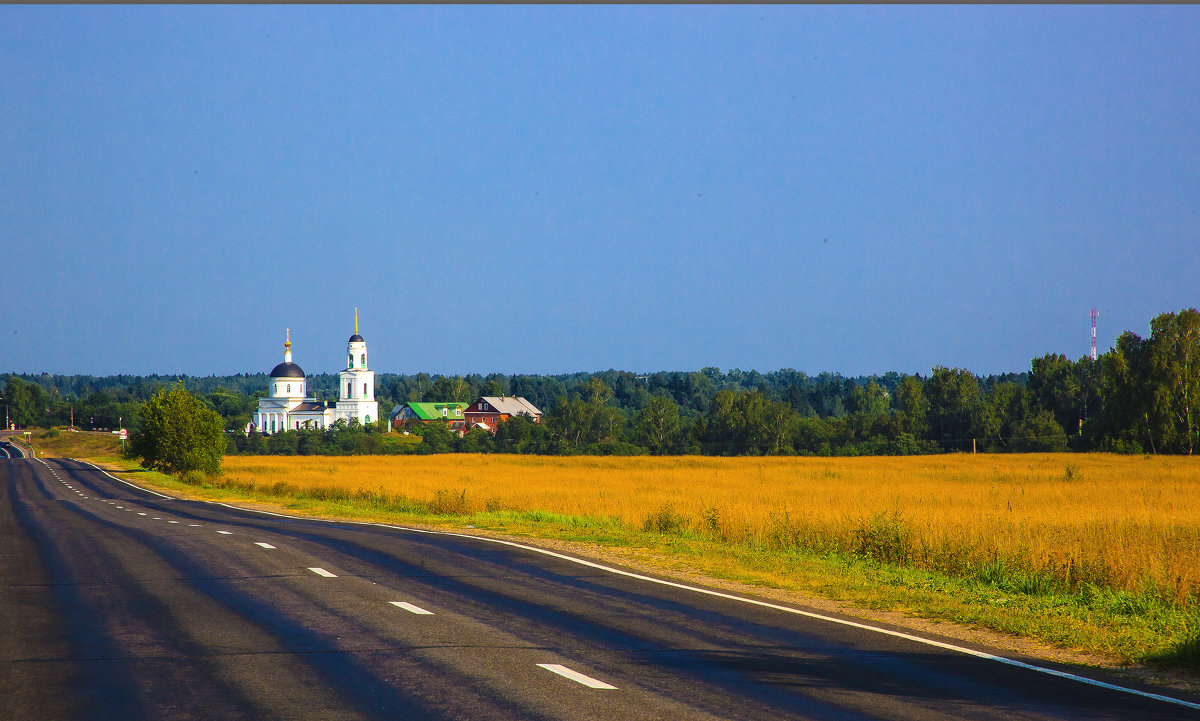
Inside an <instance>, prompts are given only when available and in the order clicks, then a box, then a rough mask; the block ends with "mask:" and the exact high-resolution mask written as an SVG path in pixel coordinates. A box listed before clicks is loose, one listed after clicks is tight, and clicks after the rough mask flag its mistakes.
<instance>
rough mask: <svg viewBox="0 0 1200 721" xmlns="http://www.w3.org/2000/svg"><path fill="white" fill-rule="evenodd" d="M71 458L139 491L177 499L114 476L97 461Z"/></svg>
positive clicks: (169, 499)
mask: <svg viewBox="0 0 1200 721" xmlns="http://www.w3.org/2000/svg"><path fill="white" fill-rule="evenodd" d="M70 460H72V461H76V462H78V463H87V464H88V465H89V466H91V467H92V468H95V469H96V470H97V471H100V472H101V473H103V474H104V475H106V476H108V477H109V478H111V479H113V480H114V481H117V482H118V483H124V484H125V485H127V486H129V487H130V488H136V489H138V490H139V491H145V492H146V493H153V494H154V495H156V496H158V497H159V498H165V499H167V500H168V501H174V500H175V497H174V496H168V495H166V494H165V493H159V492H158V491H152V490H150V489H149V488H142V487H141V486H139V485H137V484H136V483H130V482H129V481H126V480H122V479H120V478H117V477H116V476H114V475H113V474H111V473H109V472H108V471H106V470H104V469H103V468H101V467H100V466H97V465H96V464H95V463H91V462H89V461H81V460H79V459H78V458H72V459H70Z"/></svg>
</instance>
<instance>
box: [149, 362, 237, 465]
mask: <svg viewBox="0 0 1200 721" xmlns="http://www.w3.org/2000/svg"><path fill="white" fill-rule="evenodd" d="M139 415H140V417H141V425H142V427H141V430H140V431H139V432H137V433H135V434H134V436H133V438H132V439H130V440H131V442H130V444H129V447H130V448H129V449H130V453H131V454H132V455H133V456H135V457H140V458H141V459H142V461H143V463H144V464H145V465H146V466H147V467H148V468H152V469H154V470H158V471H162V472H164V473H174V474H183V473H186V472H188V471H203V472H205V473H208V474H210V475H211V474H215V473H218V472H220V470H221V456H222V455H223V454H224V452H225V434H224V430H223V424H222V422H221V417H220V416H219V415H217V414H216V412H215V411H212V410H210V409H209V408H208V407H207V406H205V405H204V402H203V401H201V400H200V399H199V398H197V397H196V396H194V395H192V394H191V393H189V392H188V391H187V389H185V388H184V387H183V381H179V382H178V383H176V384H175V385H173V386H171V387H170V388H163V389H162V390H160V391H159V392H158V393H155V394H154V397H153V398H151V399H150V400H148V401H146V402H145V403H143V404H142V407H141V409H140V411H139Z"/></svg>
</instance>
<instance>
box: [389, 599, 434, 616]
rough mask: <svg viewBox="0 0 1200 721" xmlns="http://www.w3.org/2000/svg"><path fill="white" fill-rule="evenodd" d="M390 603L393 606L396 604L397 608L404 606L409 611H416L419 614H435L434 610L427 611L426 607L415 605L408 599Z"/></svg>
mask: <svg viewBox="0 0 1200 721" xmlns="http://www.w3.org/2000/svg"><path fill="white" fill-rule="evenodd" d="M388 603H390V604H392V605H393V606H396V607H397V608H403V609H404V610H405V611H408V612H409V613H415V614H417V615H418V616H432V615H433V611H426V610H425V609H423V608H421V607H420V606H414V605H412V604H411V603H408V602H407V601H388Z"/></svg>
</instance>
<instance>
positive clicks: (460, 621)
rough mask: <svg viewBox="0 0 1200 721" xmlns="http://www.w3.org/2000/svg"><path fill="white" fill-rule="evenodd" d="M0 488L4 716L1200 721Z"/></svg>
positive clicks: (667, 606) (553, 573) (718, 600)
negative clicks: (1127, 720) (1104, 720)
mask: <svg viewBox="0 0 1200 721" xmlns="http://www.w3.org/2000/svg"><path fill="white" fill-rule="evenodd" d="M0 474H2V476H0V488H2V489H3V492H2V493H0V618H3V619H4V625H3V633H0V664H2V668H3V672H2V674H0V718H3V719H38V720H47V721H49V720H53V719H82V718H88V719H120V720H121V721H131V720H133V719H165V718H171V719H190V718H196V719H201V718H202V719H241V718H246V719H275V718H280V719H384V718H386V719H397V718H411V719H438V718H473V719H543V718H544V719H552V718H553V719H588V718H594V719H612V718H621V719H676V718H679V719H684V718H686V719H741V718H746V719H777V718H803V719H950V718H954V719H961V718H976V719H1013V718H1034V719H1046V718H1054V719H1060V718H1064V719H1133V718H1136V719H1158V718H1161V719H1184V718H1198V717H1200V705H1197V699H1195V698H1184V697H1177V698H1173V699H1172V698H1155V697H1153V696H1154V694H1153V693H1149V692H1146V691H1144V690H1142V691H1140V692H1139V691H1137V690H1134V689H1124V688H1111V687H1107V686H1104V685H1097V684H1096V683H1085V682H1083V681H1080V680H1076V679H1072V678H1066V677H1064V676H1063V675H1055V672H1056V670H1055V669H1036V668H1026V667H1023V666H1021V665H1019V663H1013V662H1011V661H1002V660H996V659H994V658H992V657H990V656H989V654H987V652H986V649H959V648H956V647H954V646H953V645H952V644H946V643H941V642H938V640H937V639H932V640H930V641H932V642H930V641H926V640H921V639H915V638H912V637H909V636H907V635H906V634H903V633H895V632H891V633H889V632H887V629H882V630H881V629H875V628H872V627H869V626H866V625H862V624H859V623H854V622H847V621H845V620H843V619H835V618H830V617H825V616H821V615H820V614H814V613H809V612H805V611H804V609H789V608H784V607H780V606H777V605H774V604H769V603H763V602H761V601H756V600H755V599H741V598H737V597H734V596H731V595H728V594H724V593H719V592H714V591H710V590H707V589H692V588H689V587H685V586H682V585H680V584H673V583H669V582H667V583H664V582H662V581H660V580H657V579H650V578H646V577H644V576H640V575H638V574H634V573H630V572H627V571H623V570H622V569H610V568H608V567H605V566H602V565H600V564H595V563H590V562H581V561H579V560H577V559H571V558H568V557H566V556H562V555H560V554H555V553H549V552H545V551H540V550H538V549H532V548H527V547H523V546H520V545H518V544H511V543H504V542H497V541H491V540H488V539H481V538H475V537H467V536H459V535H454V534H442V533H431V532H426V531H420V530H416V529H401V528H396V527H389V526H381V525H370V524H355V523H348V522H323V521H315V520H305V519H297V518H290V517H286V516H280V515H272V514H265V513H260V512H254V511H247V510H241V509H236V508H232V507H228V506H224V505H220V504H213V503H204V502H195V501H183V500H177V499H173V498H169V497H166V496H163V495H161V494H157V493H155V492H152V491H148V490H144V489H141V488H138V487H136V486H134V485H130V484H127V483H124V482H122V481H119V480H117V479H115V478H112V477H111V476H109V475H107V474H105V473H103V472H101V471H99V470H98V469H95V468H94V467H92V466H90V465H88V464H85V463H81V462H77V461H70V460H59V459H53V460H32V459H18V460H0ZM1047 671H1051V672H1049V673H1048V672H1047ZM1057 672H1058V673H1061V670H1057ZM1100 681H1101V683H1104V682H1106V681H1105V680H1104V679H1100ZM1107 682H1108V683H1112V681H1111V679H1109V680H1107Z"/></svg>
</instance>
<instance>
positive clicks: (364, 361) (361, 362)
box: [358, 353, 367, 368]
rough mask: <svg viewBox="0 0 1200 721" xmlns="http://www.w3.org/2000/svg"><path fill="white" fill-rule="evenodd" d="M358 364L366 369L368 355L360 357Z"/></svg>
mask: <svg viewBox="0 0 1200 721" xmlns="http://www.w3.org/2000/svg"><path fill="white" fill-rule="evenodd" d="M358 362H359V364H360V365H362V367H363V368H366V367H367V354H366V353H363V354H362V355H361V356H359V357H358Z"/></svg>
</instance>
